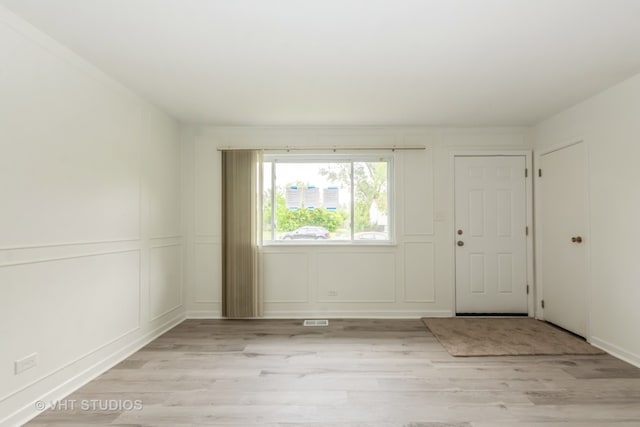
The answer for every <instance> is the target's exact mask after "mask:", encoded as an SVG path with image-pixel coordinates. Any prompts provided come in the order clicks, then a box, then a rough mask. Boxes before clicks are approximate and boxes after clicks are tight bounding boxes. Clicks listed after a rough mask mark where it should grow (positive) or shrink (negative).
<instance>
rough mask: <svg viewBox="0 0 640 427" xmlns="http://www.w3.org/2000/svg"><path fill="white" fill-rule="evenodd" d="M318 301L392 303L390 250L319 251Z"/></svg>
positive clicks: (393, 268) (393, 263)
mask: <svg viewBox="0 0 640 427" xmlns="http://www.w3.org/2000/svg"><path fill="white" fill-rule="evenodd" d="M317 258H318V301H321V302H362V303H366V302H394V301H395V277H396V256H395V254H394V253H393V252H349V253H339V252H335V253H320V254H318V255H317Z"/></svg>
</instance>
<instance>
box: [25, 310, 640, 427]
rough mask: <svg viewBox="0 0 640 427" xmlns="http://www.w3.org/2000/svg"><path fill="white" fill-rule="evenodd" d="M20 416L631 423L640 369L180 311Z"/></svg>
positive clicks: (336, 326)
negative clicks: (63, 396)
mask: <svg viewBox="0 0 640 427" xmlns="http://www.w3.org/2000/svg"><path fill="white" fill-rule="evenodd" d="M68 399H74V400H76V401H78V402H80V401H82V400H83V399H84V400H101V401H107V400H120V399H125V400H126V399H130V400H136V399H139V400H141V401H142V404H143V406H144V407H143V409H142V410H138V411H136V410H133V411H108V410H107V411H101V410H97V411H82V410H78V409H76V410H75V411H60V410H58V411H52V410H49V411H47V412H44V413H43V414H41V415H40V416H39V417H37V418H35V419H34V420H33V421H32V422H31V423H29V424H28V425H29V426H42V425H49V426H62V425H83V426H90V425H118V426H176V427H177V426H199V425H221V426H227V425H235V426H256V425H257V426H288V427H292V426H313V427H320V426H330V425H340V426H411V427H444V426H458V427H461V426H466V427H471V426H473V427H481V426H482V427H489V426H492V427H493V426H539V427H552V426H571V427H578V426H580V427H583V426H614V427H621V426H640V369H638V368H635V367H633V366H631V365H628V364H626V363H624V362H622V361H620V360H617V359H615V358H613V357H611V356H608V355H597V356H519V357H474V358H454V357H451V356H449V355H448V354H447V353H446V352H445V351H444V349H443V348H442V347H441V346H440V344H438V342H437V341H436V339H435V338H434V337H433V335H431V333H429V331H428V330H427V329H426V328H425V327H424V325H423V324H422V322H421V321H420V320H331V321H330V326H329V327H303V326H301V321H299V320H295V321H293V320H253V321H238V320H226V321H224V320H188V321H185V322H184V323H182V324H181V325H179V326H177V327H176V328H174V329H173V330H171V331H169V332H168V333H166V334H165V335H163V336H161V337H160V338H158V339H157V340H155V341H154V342H152V343H151V344H149V345H148V346H146V347H145V348H144V349H142V350H141V351H139V352H137V353H135V354H134V355H132V356H131V357H130V358H128V359H127V360H125V361H123V362H122V363H120V364H119V365H118V366H116V367H114V368H113V369H111V370H110V371H108V372H106V373H105V374H103V375H102V376H100V377H99V378H97V379H96V380H94V381H92V382H90V383H89V384H87V385H86V386H85V387H83V388H82V389H80V390H78V391H77V392H76V393H74V394H73V395H71V396H69V397H68Z"/></svg>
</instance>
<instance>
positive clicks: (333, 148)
mask: <svg viewBox="0 0 640 427" xmlns="http://www.w3.org/2000/svg"><path fill="white" fill-rule="evenodd" d="M426 148H427V147H425V146H424V145H392V146H382V147H362V146H360V147H348V146H337V145H334V146H331V147H300V146H296V147H292V146H288V145H287V146H282V147H237V148H236V147H218V151H234V150H263V151H333V152H336V151H338V150H340V151H359V150H367V151H371V150H391V151H396V150H425V149H426Z"/></svg>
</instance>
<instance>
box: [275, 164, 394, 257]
mask: <svg viewBox="0 0 640 427" xmlns="http://www.w3.org/2000/svg"><path fill="white" fill-rule="evenodd" d="M263 165H264V169H263V177H264V179H263V182H264V188H263V241H264V242H265V243H267V244H268V243H270V242H279V241H300V242H306V241H319V242H321V241H334V242H338V241H340V242H349V241H355V242H386V243H389V242H390V240H391V233H390V225H391V220H390V206H389V205H390V203H389V201H390V194H389V190H390V188H391V186H390V183H389V176H390V169H391V159H390V158H377V157H376V158H367V157H358V158H341V159H329V160H327V159H326V158H322V157H319V156H310V155H306V156H291V157H286V156H280V157H276V156H274V157H270V156H265V161H264V164H263Z"/></svg>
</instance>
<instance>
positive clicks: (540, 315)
mask: <svg viewBox="0 0 640 427" xmlns="http://www.w3.org/2000/svg"><path fill="white" fill-rule="evenodd" d="M581 143H582V144H584V175H585V177H584V183H585V194H584V201H585V227H586V229H585V241H584V245H585V258H586V260H585V261H586V262H585V280H586V283H585V291H586V293H587V294H586V295H585V300H586V304H587V307H586V316H587V324H586V333H585V337H584V338H585V339H586V340H587V341H588V342H591V330H592V327H591V306H592V305H591V304H592V280H591V263H590V262H589V260H590V259H591V202H590V199H589V194H590V191H591V180H590V174H589V163H590V161H589V151H590V150H589V144H588V143H587V141H586V140H585V139H584V138H573V139H570V140H567V141H564V142H561V143H559V144H556V145H553V146H551V147H549V148H546V149H544V150H541V151H538V152H536V153H535V156H534V162H535V163H534V168H535V176H536V177H538V169H539V168H540V167H541V165H542V156H544V155H545V154H550V153H553V152H554V151H558V150H562V149H563V148H568V147H571V146H573V145H577V144H581ZM543 176H544V171H543ZM534 204H535V227H534V229H535V240H536V241H537V242H542V227H543V226H544V225H543V224H542V223H541V222H540V218H541V217H542V216H541V215H542V195H541V193H540V186H536V189H535V192H534ZM535 251H536V253H535V256H536V259H537V260H542V245H536V248H535ZM542 268H543V267H542V261H540V262H537V263H536V264H535V275H536V285H535V288H536V292H535V293H536V300H535V306H536V318H537V319H541V320H544V309H542V307H541V306H540V302H541V301H542V300H543V299H544V283H543V280H542Z"/></svg>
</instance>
